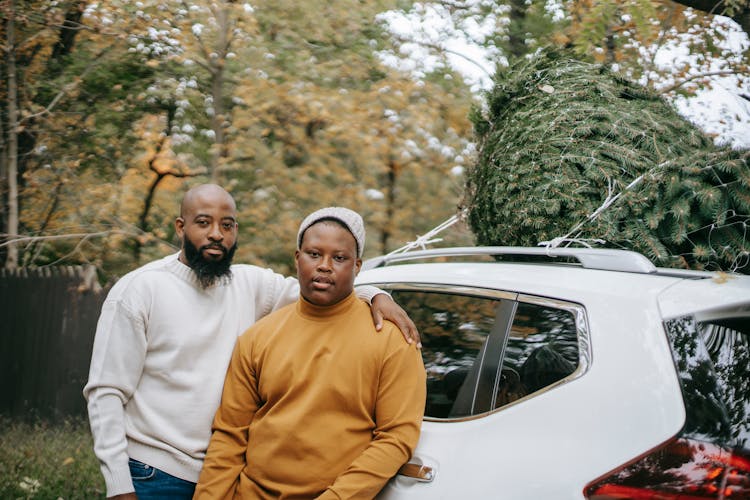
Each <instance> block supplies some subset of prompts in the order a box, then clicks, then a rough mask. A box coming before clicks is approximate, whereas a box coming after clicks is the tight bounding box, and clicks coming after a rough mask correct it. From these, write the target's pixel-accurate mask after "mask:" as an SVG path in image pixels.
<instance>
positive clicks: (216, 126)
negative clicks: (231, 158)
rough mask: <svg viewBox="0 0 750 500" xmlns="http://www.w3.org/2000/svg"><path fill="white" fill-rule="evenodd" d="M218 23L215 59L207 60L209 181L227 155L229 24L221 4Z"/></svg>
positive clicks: (215, 175) (227, 14)
mask: <svg viewBox="0 0 750 500" xmlns="http://www.w3.org/2000/svg"><path fill="white" fill-rule="evenodd" d="M216 21H217V23H216V24H217V25H218V30H217V33H218V40H217V41H216V53H217V56H218V57H216V59H215V60H213V61H211V60H209V61H208V63H209V67H210V68H211V96H212V97H213V101H214V102H213V104H214V115H213V117H212V119H211V128H212V129H213V131H214V149H213V155H212V158H211V182H215V183H218V182H219V169H220V167H221V165H222V160H223V158H225V157H226V156H227V153H226V144H225V141H226V139H225V134H224V127H225V122H226V120H227V116H226V110H225V109H224V98H223V94H224V69H225V64H226V57H227V51H228V46H227V45H228V42H227V31H228V30H229V29H230V26H229V12H228V11H227V7H226V6H221V7H220V8H219V9H218V12H217V14H216Z"/></svg>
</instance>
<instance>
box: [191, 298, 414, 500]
mask: <svg viewBox="0 0 750 500" xmlns="http://www.w3.org/2000/svg"><path fill="white" fill-rule="evenodd" d="M425 391H426V387H425V372H424V366H423V364H422V357H421V354H420V352H419V350H418V349H416V348H415V347H414V345H413V344H407V343H406V342H404V339H403V337H402V335H401V332H400V331H399V330H398V328H396V326H395V325H393V324H392V323H388V322H386V323H385V325H384V326H383V329H382V331H380V332H376V331H375V328H374V326H373V323H372V319H371V315H370V310H369V307H368V306H367V305H366V304H365V303H364V302H361V301H360V300H359V299H357V297H356V296H355V295H354V294H351V295H349V297H347V298H346V299H344V300H342V301H341V302H339V303H338V304H335V305H333V306H328V307H320V306H315V305H313V304H311V303H309V302H307V301H305V300H304V299H302V298H300V299H299V300H298V301H297V303H296V304H292V305H289V306H287V307H284V308H282V309H280V310H278V311H276V312H275V313H273V314H271V315H269V316H267V317H265V318H263V319H262V320H260V321H259V322H257V323H256V324H255V325H253V326H252V327H251V328H250V329H249V330H247V331H246V332H245V333H244V334H243V335H242V336H241V337H240V339H239V341H238V342H237V345H236V346H235V349H234V353H233V354H232V360H231V362H230V365H229V370H228V372H227V376H226V380H225V383H224V392H223V394H222V399H221V405H220V407H219V410H218V411H217V413H216V417H215V418H214V423H213V431H214V432H213V435H212V437H211V442H210V445H209V448H208V453H207V455H206V460H205V463H204V466H203V470H202V472H201V475H200V479H199V481H198V487H197V489H196V493H195V497H194V498H196V499H211V500H215V499H221V498H280V499H283V498H314V497H318V498H372V497H374V496H375V495H376V494H377V493H378V491H380V489H381V488H382V487H383V486H384V485H385V483H386V482H387V481H388V479H389V478H390V477H392V476H393V475H394V474H395V473H396V472H397V471H398V469H399V467H400V466H401V465H403V464H404V463H405V462H406V461H407V460H408V459H409V458H410V457H411V454H412V452H413V450H414V447H415V446H416V444H417V439H418V437H419V430H420V425H421V422H422V416H423V412H424V404H425Z"/></svg>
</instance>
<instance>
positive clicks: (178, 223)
mask: <svg viewBox="0 0 750 500" xmlns="http://www.w3.org/2000/svg"><path fill="white" fill-rule="evenodd" d="M174 230H175V232H176V233H177V236H179V237H180V239H182V234H183V233H184V231H185V219H183V218H182V216H180V217H177V218H176V219H175V220H174Z"/></svg>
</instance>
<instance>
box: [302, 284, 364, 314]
mask: <svg viewBox="0 0 750 500" xmlns="http://www.w3.org/2000/svg"><path fill="white" fill-rule="evenodd" d="M358 300H359V299H358V298H357V295H356V294H355V293H354V291H353V290H352V293H350V294H349V295H348V296H347V297H346V298H345V299H343V300H341V301H340V302H337V303H335V304H333V305H332V306H318V305H315V304H313V303H312V302H309V301H307V300H306V299H305V298H304V297H302V296H301V295H300V297H299V300H297V312H298V313H299V314H300V315H302V316H303V317H305V318H309V319H327V318H330V317H332V316H337V315H339V314H342V313H344V312H346V311H347V310H349V309H351V308H352V307H353V306H354V305H355V304H356V303H357V301H358Z"/></svg>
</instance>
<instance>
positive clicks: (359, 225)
mask: <svg viewBox="0 0 750 500" xmlns="http://www.w3.org/2000/svg"><path fill="white" fill-rule="evenodd" d="M321 219H336V220H337V221H339V222H341V223H342V224H343V225H344V226H346V228H347V229H348V230H349V232H350V233H352V235H353V236H354V239H355V240H356V242H357V257H359V258H362V253H363V252H364V250H365V223H364V221H363V220H362V217H361V216H360V215H359V214H358V213H357V212H355V211H353V210H349V209H348V208H344V207H326V208H321V209H320V210H316V211H315V212H313V213H311V214H310V215H308V216H307V217H305V220H303V221H302V224H300V226H299V232H298V233H297V250H299V249H300V246H301V245H302V234H303V233H304V232H305V231H306V230H307V228H309V227H310V226H312V225H313V224H315V223H316V222H318V221H319V220H321Z"/></svg>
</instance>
